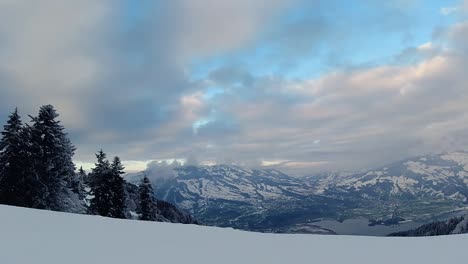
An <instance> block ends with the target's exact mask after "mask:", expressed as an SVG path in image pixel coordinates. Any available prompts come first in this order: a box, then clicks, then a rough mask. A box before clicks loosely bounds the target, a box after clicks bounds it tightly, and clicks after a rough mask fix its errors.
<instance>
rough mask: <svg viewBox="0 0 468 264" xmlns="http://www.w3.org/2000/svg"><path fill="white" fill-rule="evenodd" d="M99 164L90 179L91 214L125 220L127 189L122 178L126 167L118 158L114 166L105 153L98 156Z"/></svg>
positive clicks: (102, 152)
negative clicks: (91, 195)
mask: <svg viewBox="0 0 468 264" xmlns="http://www.w3.org/2000/svg"><path fill="white" fill-rule="evenodd" d="M96 158H97V163H96V164H95V165H96V166H95V168H93V170H92V172H91V175H90V177H89V181H90V186H91V192H92V194H93V195H94V198H93V199H91V206H90V210H91V213H94V214H98V215H102V216H108V217H114V218H125V189H124V180H123V178H122V177H121V174H123V169H124V167H123V166H122V164H121V162H120V159H119V158H118V157H116V158H114V160H113V162H112V165H111V164H110V163H109V161H108V160H107V159H106V154H105V153H104V151H102V150H100V151H99V152H98V153H97V154H96Z"/></svg>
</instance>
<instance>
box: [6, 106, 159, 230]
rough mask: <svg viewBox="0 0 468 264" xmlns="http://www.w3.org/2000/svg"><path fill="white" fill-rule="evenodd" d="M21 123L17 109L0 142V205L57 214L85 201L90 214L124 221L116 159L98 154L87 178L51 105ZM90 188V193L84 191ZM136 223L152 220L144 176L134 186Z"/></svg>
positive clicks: (119, 167) (152, 208)
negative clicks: (50, 211)
mask: <svg viewBox="0 0 468 264" xmlns="http://www.w3.org/2000/svg"><path fill="white" fill-rule="evenodd" d="M29 117H30V119H31V120H30V122H29V123H23V121H22V119H21V116H20V115H19V112H18V109H15V110H14V111H13V112H12V113H11V114H10V115H9V117H8V120H7V122H6V124H5V126H4V129H3V131H2V132H1V138H0V203H1V204H6V205H13V206H22V207H29V208H37V209H48V210H55V211H68V210H69V208H70V206H71V203H72V202H71V201H83V202H84V201H86V200H87V199H89V204H86V203H85V204H86V210H87V213H89V214H96V215H101V216H107V217H114V218H126V216H125V206H126V202H125V201H126V199H127V198H128V197H127V193H126V189H125V184H126V182H125V180H124V179H123V177H122V175H123V174H124V169H125V168H124V166H123V165H122V162H121V160H120V158H119V157H117V156H116V157H114V158H113V159H112V161H109V160H108V159H107V157H106V154H105V153H104V152H103V151H102V150H101V151H99V152H98V153H96V159H97V161H96V163H95V167H94V168H93V169H92V171H91V172H90V173H89V174H87V173H86V172H85V171H84V170H83V168H80V169H79V170H78V171H76V166H75V164H74V163H73V155H74V154H75V150H76V148H75V147H74V146H73V144H72V143H71V141H70V140H69V138H68V135H67V133H65V132H64V127H63V126H62V125H61V123H60V121H59V120H58V117H59V115H58V113H57V111H56V110H55V109H54V107H53V106H52V105H45V106H42V107H41V108H40V109H39V113H38V115H37V116H36V117H32V116H29ZM86 187H88V189H89V190H88V191H87V190H86V189H87V188H86ZM138 193H139V196H140V199H139V205H138V207H139V219H141V220H148V221H155V220H156V218H157V212H156V210H157V209H156V208H157V207H156V206H157V205H156V200H155V199H154V197H153V188H152V185H151V182H150V181H149V179H148V178H147V177H144V178H143V179H142V181H141V183H140V185H139V187H138Z"/></svg>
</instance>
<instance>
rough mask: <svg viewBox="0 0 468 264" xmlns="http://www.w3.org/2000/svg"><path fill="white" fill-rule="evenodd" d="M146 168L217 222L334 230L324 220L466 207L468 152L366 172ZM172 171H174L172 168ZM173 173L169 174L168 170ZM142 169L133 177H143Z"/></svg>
mask: <svg viewBox="0 0 468 264" xmlns="http://www.w3.org/2000/svg"><path fill="white" fill-rule="evenodd" d="M160 172H161V171H151V170H148V171H146V172H145V174H146V175H148V177H150V178H151V180H152V182H153V184H154V185H155V196H156V197H157V198H159V199H163V200H167V201H169V202H171V203H174V204H175V205H177V206H178V207H180V208H182V209H184V210H187V211H189V212H190V213H192V214H193V215H194V216H195V217H196V218H197V219H200V220H201V221H202V222H203V223H205V224H209V225H216V226H222V227H235V228H239V229H244V230H255V231H263V232H298V233H333V230H330V229H329V228H324V227H321V225H320V223H319V222H320V219H324V218H327V219H335V220H338V221H340V222H342V221H343V220H346V219H360V218H364V219H368V220H369V224H370V225H375V226H378V225H388V226H393V225H398V224H399V223H403V222H408V221H417V222H421V223H429V222H431V221H433V220H439V219H446V218H448V217H451V216H457V215H461V214H463V213H464V212H466V209H467V208H466V202H467V195H468V185H467V183H468V153H466V152H451V153H443V154H437V155H426V156H419V157H414V158H410V159H406V160H402V161H399V162H394V163H392V164H389V165H387V166H383V167H381V168H376V169H372V170H367V171H363V172H359V173H324V174H320V175H316V176H309V177H302V178H297V177H291V176H289V175H287V174H285V173H282V172H280V171H278V170H273V169H246V168H242V167H238V166H227V165H216V166H179V167H177V166H176V167H173V168H171V169H170V173H169V174H168V175H165V176H164V177H161V174H164V173H160ZM165 173H166V172H165ZM166 174H167V173H166ZM141 177H142V174H133V175H128V176H126V179H127V180H129V181H130V182H136V181H138V180H139V179H140V178H141Z"/></svg>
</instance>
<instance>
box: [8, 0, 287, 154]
mask: <svg viewBox="0 0 468 264" xmlns="http://www.w3.org/2000/svg"><path fill="white" fill-rule="evenodd" d="M288 3H289V1H283V0H274V1H243V0H241V1H229V2H222V1H212V0H195V1H182V0H177V1H169V2H153V1H147V2H138V3H136V2H134V1H126V0H122V1H110V0H103V1H92V0H83V1H78V2H76V1H56V0H44V1H41V2H40V3H39V2H34V1H7V0H4V1H0V81H1V84H2V86H1V93H2V97H1V98H0V111H1V112H2V113H3V114H2V117H1V120H5V118H6V115H7V113H8V111H11V109H13V108H14V107H15V106H18V107H19V108H20V110H21V111H22V112H23V113H25V114H34V112H35V111H37V109H38V107H39V106H40V105H42V104H49V103H51V104H53V105H55V106H56V107H57V108H58V110H59V112H60V113H61V115H62V120H63V122H64V124H65V126H66V127H67V128H68V131H69V132H71V136H72V139H73V141H74V142H75V143H76V144H77V145H78V146H79V149H78V153H77V158H78V159H82V160H89V157H90V156H91V155H90V153H92V152H94V151H95V150H96V149H99V148H100V147H105V148H106V149H107V150H108V151H110V152H112V153H117V152H122V150H123V149H127V148H128V149H129V151H126V152H127V153H126V154H123V155H124V156H125V158H128V159H132V158H133V159H140V158H145V157H146V156H147V155H148V151H142V150H141V146H142V145H144V144H143V143H142V142H143V141H145V140H151V139H152V138H158V137H161V138H164V136H165V134H166V136H167V134H168V132H167V131H168V130H175V131H178V130H179V129H182V128H181V126H184V128H185V129H186V130H187V129H188V128H191V125H192V123H191V122H193V121H194V119H196V117H194V115H196V112H197V111H198V110H197V108H198V107H199V106H198V105H197V104H196V102H194V101H193V100H192V99H191V98H190V97H191V96H192V95H191V92H192V91H194V90H196V89H197V86H196V84H194V83H192V82H191V81H190V76H189V75H188V73H187V68H188V67H189V66H190V63H191V62H192V60H194V59H196V58H199V57H201V56H208V55H211V53H213V52H215V53H216V52H226V51H229V50H231V49H235V48H239V47H242V46H243V45H247V44H248V43H249V42H251V41H253V39H254V38H255V36H256V33H257V32H258V31H259V30H261V28H262V27H263V26H264V24H265V23H268V22H269V20H271V19H273V18H274V16H275V14H277V13H278V12H279V11H280V10H281V9H282V8H285V7H286V5H287V4H288ZM130 7H131V9H132V10H134V11H133V12H134V13H135V14H133V15H130V14H129V11H128V10H129V9H130ZM221 18H222V19H221ZM213 21H217V22H213ZM190 100H192V101H190ZM200 111H201V110H200ZM176 119H178V121H175V120H176ZM176 122H178V123H177V124H176ZM185 122H186V123H185ZM159 130H160V131H161V132H159ZM155 131H157V132H155ZM182 134H183V133H182ZM127 146H130V147H127ZM143 152H145V153H144V154H142V153H143ZM127 154H128V155H127ZM86 157H88V158H86Z"/></svg>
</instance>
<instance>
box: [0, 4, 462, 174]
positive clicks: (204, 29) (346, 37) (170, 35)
mask: <svg viewBox="0 0 468 264" xmlns="http://www.w3.org/2000/svg"><path fill="white" fill-rule="evenodd" d="M33 5H34V8H31V4H30V3H27V2H20V1H0V58H1V60H0V93H1V95H2V96H1V98H0V123H1V124H2V125H3V124H4V123H5V121H6V119H7V117H8V114H9V113H10V112H11V111H12V110H13V109H14V108H15V107H18V108H19V110H20V113H21V115H22V117H23V121H24V122H27V121H28V118H27V116H28V115H35V114H36V113H37V110H38V108H39V107H40V106H41V105H45V104H52V105H54V106H55V107H56V109H57V111H58V113H59V114H60V117H59V119H60V120H61V121H62V124H63V125H64V126H65V129H66V132H67V133H69V136H70V138H71V140H72V142H73V144H74V145H75V146H76V147H77V151H76V155H75V157H74V161H75V163H76V165H77V167H80V166H84V167H86V168H89V167H90V166H93V165H94V157H95V156H94V153H95V152H96V151H97V150H99V149H101V148H102V149H104V150H105V151H106V152H107V153H109V154H110V155H111V156H114V155H117V156H119V157H121V158H122V160H123V162H124V164H125V165H126V167H127V172H138V171H142V170H144V169H145V168H146V166H148V164H150V163H151V162H155V161H173V160H177V161H178V162H182V161H183V162H187V161H189V163H190V164H192V163H193V164H205V165H210V164H212V165H214V164H227V165H229V164H236V165H238V166H242V167H248V168H274V169H277V170H279V171H282V172H285V173H287V174H294V175H311V174H314V173H318V172H323V171H333V172H339V171H359V170H363V169H366V168H375V167H379V166H384V165H386V164H388V163H391V162H394V161H398V160H403V159H406V158H410V157H414V156H420V155H426V154H428V153H442V152H450V151H456V150H460V149H464V150H466V149H468V137H466V136H465V135H467V134H468V104H466V102H467V101H468V93H467V91H468V86H467V83H468V75H467V74H466V68H468V67H467V66H468V48H467V47H468V1H467V0H444V1H418V0H411V1H402V0H391V1H386V2H385V3H384V2H379V3H375V2H373V1H369V0H361V1H357V2H354V3H349V2H347V1H342V0H333V1H326V2H325V1H305V0H273V1H270V0H258V1H247V0H240V1H216V0H198V1H183V0H177V1H170V2H167V1H144V2H140V3H135V2H134V1H131V0H121V1H118V2H115V1H110V0H105V1H100V2H96V1H93V0H83V1H80V2H74V1H63V2H58V3H57V1H54V0H45V1H41V2H40V3H35V4H33ZM207 6H209V8H206V7H207Z"/></svg>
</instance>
